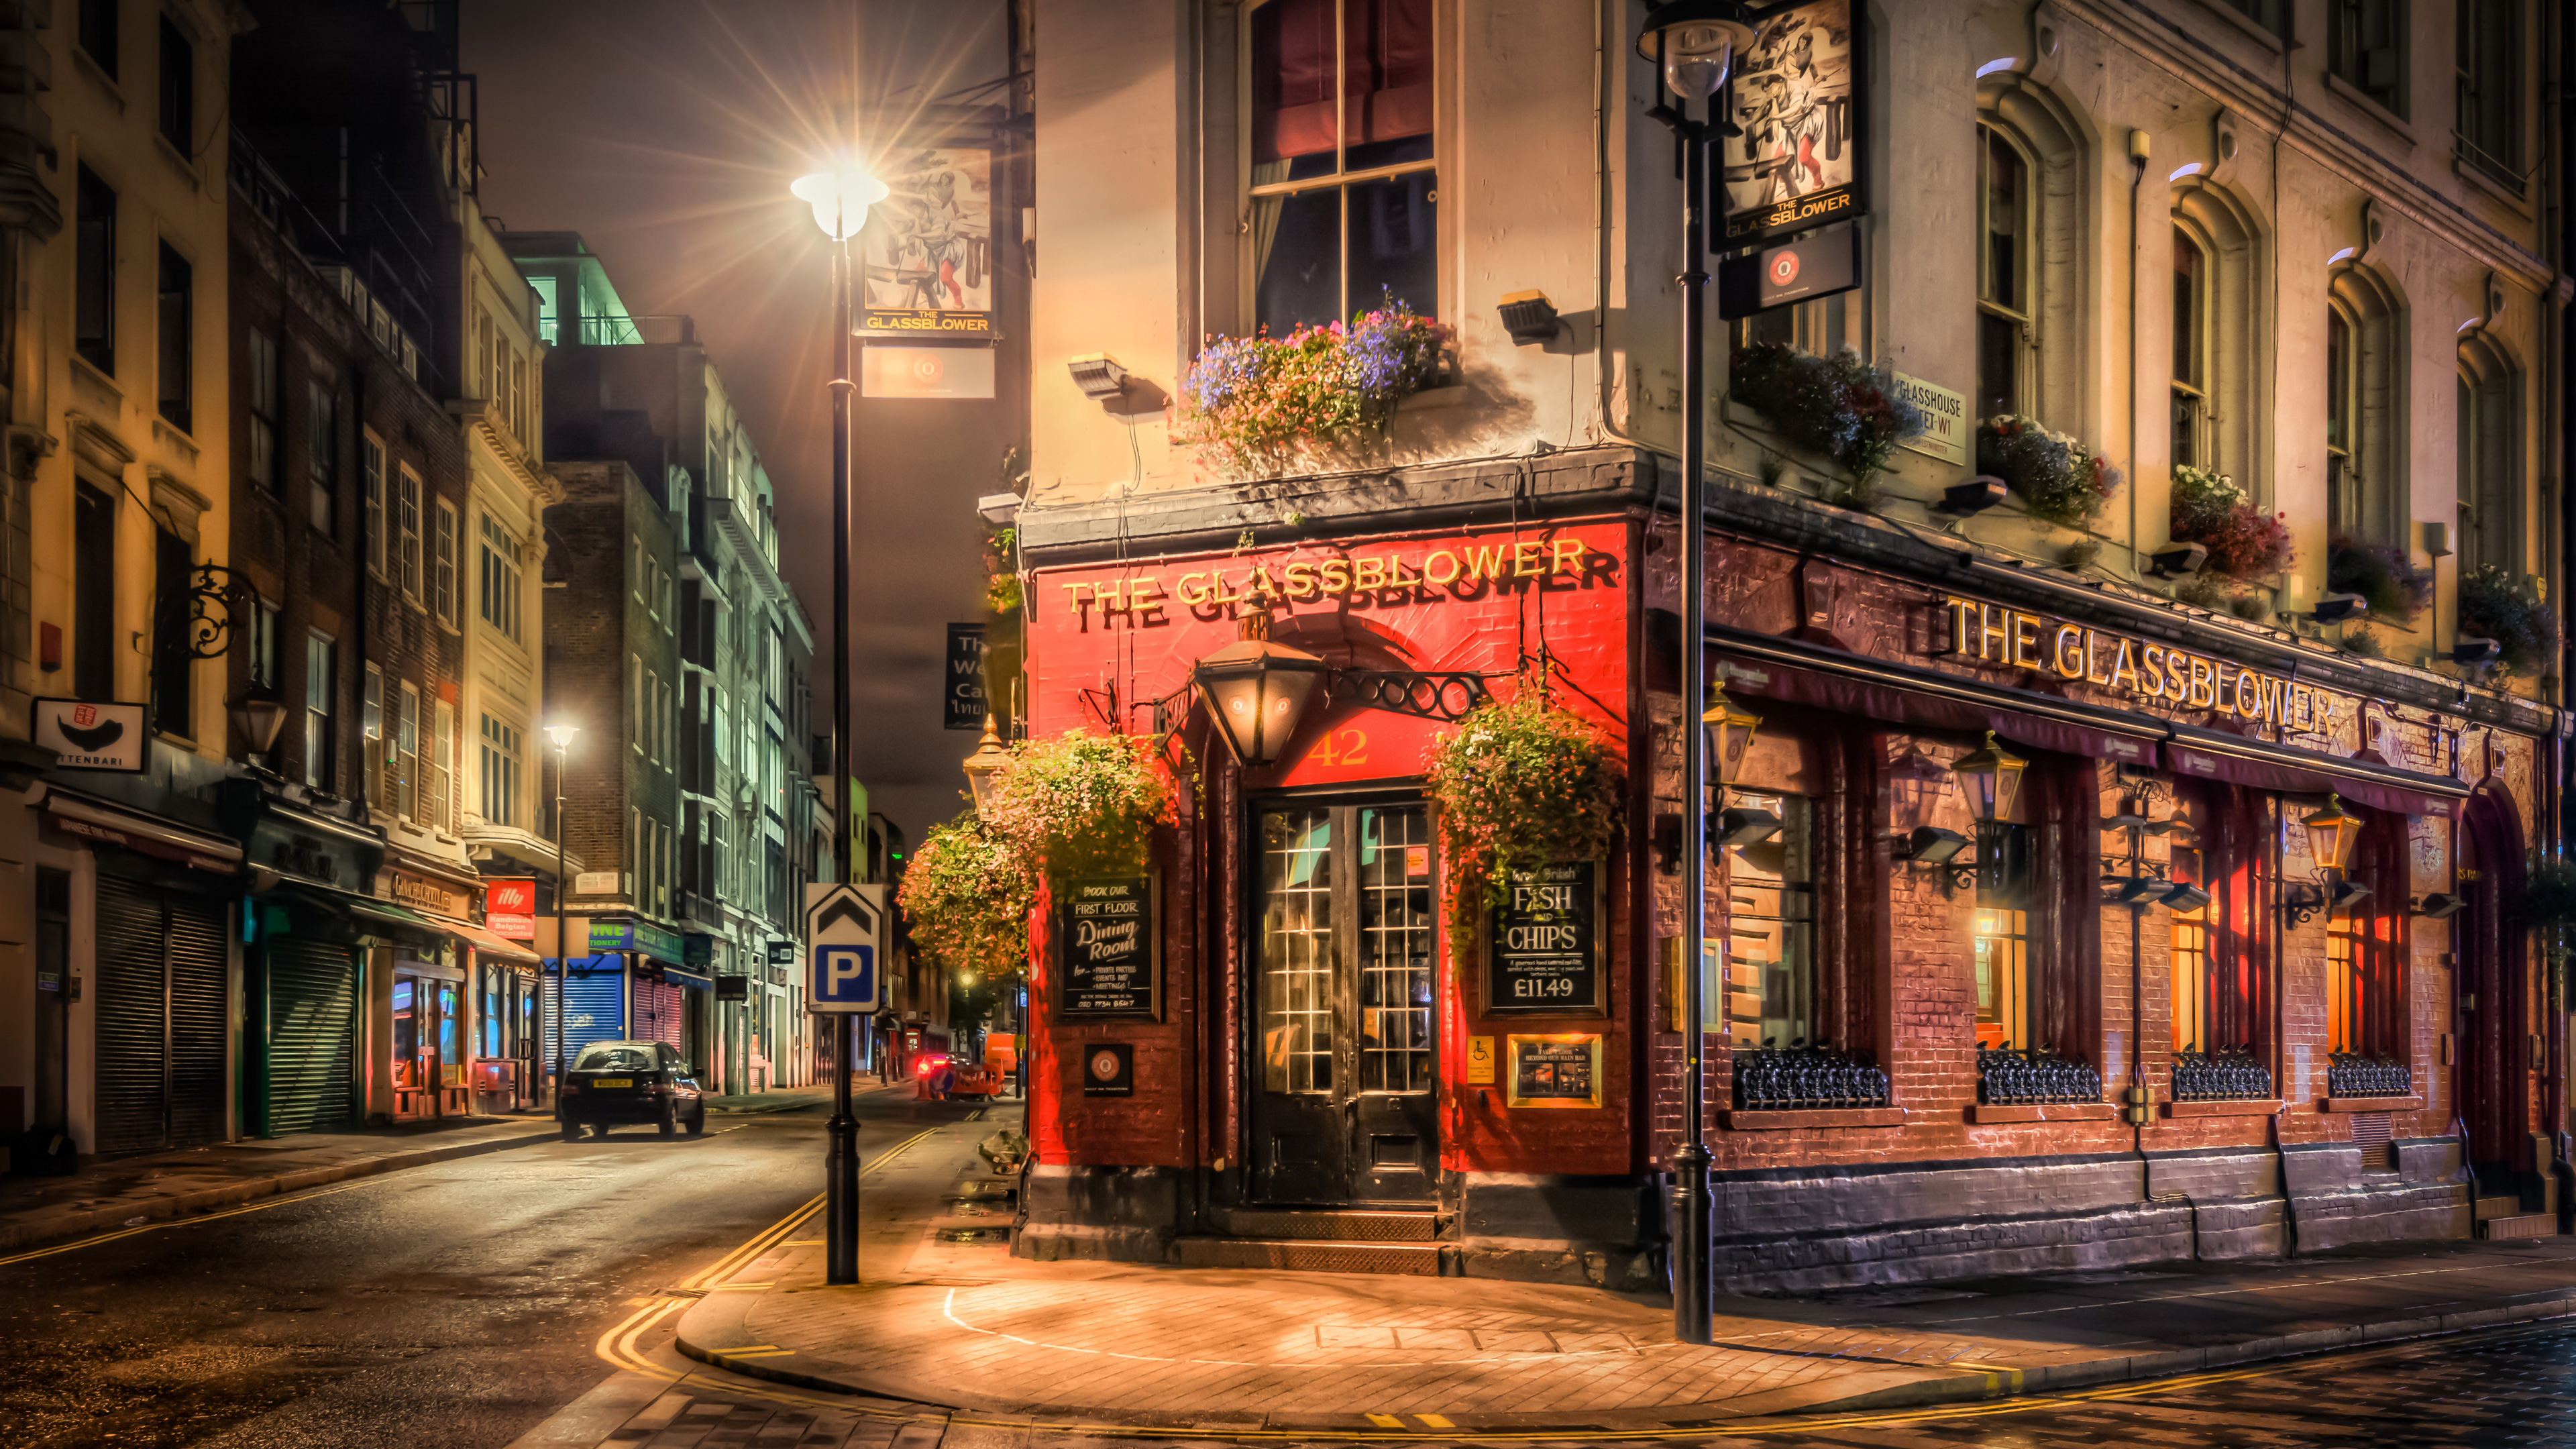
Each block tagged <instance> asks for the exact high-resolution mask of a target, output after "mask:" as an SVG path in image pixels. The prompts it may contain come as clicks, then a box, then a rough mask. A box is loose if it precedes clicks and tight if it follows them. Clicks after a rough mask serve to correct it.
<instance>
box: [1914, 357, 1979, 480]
mask: <svg viewBox="0 0 2576 1449" xmlns="http://www.w3.org/2000/svg"><path fill="white" fill-rule="evenodd" d="M1896 395H1897V396H1899V397H1901V398H1903V399H1905V400H1906V401H1907V402H1910V403H1912V404H1914V407H1915V409H1916V411H1918V412H1920V413H1922V414H1923V431H1921V432H1919V433H1916V434H1915V435H1914V436H1913V437H1910V438H1907V439H1906V440H1905V441H1904V442H1902V443H1899V444H1897V446H1898V447H1900V448H1906V449H1909V450H1911V451H1913V452H1917V453H1921V454H1923V455H1924V456H1925V457H1927V458H1938V459H1940V460H1941V461H1942V462H1944V463H1952V464H1956V465H1957V466H1959V467H1962V468H1965V467H1967V466H1968V457H1969V449H1970V448H1971V447H1972V446H1973V445H1974V444H1975V442H1976V437H1977V420H1976V419H1975V418H1972V417H1970V416H1968V399H1967V397H1966V396H1965V395H1964V394H1961V393H1955V392H1952V391H1950V390H1949V389H1948V388H1946V387H1941V386H1938V385H1936V384H1934V383H1928V382H1925V381H1924V380H1923V379H1921V378H1919V377H1908V376H1906V375H1905V374H1904V373H1901V372H1900V373H1898V374H1897V375H1896Z"/></svg>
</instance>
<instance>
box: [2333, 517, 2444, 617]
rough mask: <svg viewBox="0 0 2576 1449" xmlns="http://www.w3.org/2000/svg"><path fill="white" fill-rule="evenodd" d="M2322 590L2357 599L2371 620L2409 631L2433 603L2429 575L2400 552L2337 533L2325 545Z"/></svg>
mask: <svg viewBox="0 0 2576 1449" xmlns="http://www.w3.org/2000/svg"><path fill="white" fill-rule="evenodd" d="M2326 587H2327V588H2328V589H2330V590H2332V591H2334V592H2335V593H2338V594H2359V595H2361V597H2362V598H2363V599H2365V600H2367V601H2368V602H2369V605H2370V616H2371V617H2372V618H2374V619H2385V620H2387V621H2389V622H2390V623H2392V624H2398V625H2403V626H2409V627H2411V626H2412V625H2413V624H2414V622H2415V616H2416V614H2418V613H2419V612H2421V611H2422V610H2423V608H2424V606H2425V605H2427V604H2429V603H2431V602H2433V571H2432V570H2431V569H2419V568H2417V567H2415V564H2414V561H2413V560H2412V559H2410V558H2408V557H2407V556H2406V551H2405V550H2404V549H2402V548H2391V547H2390V546H2388V545H2387V544H2384V543H2372V542H2370V541H2369V540H2368V539H2361V538H2354V537H2352V536H2350V535H2349V534H2343V533H2338V534H2336V535H2334V537H2333V538H2332V539H2330V540H2328V541H2327V544H2326Z"/></svg>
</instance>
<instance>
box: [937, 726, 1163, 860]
mask: <svg viewBox="0 0 2576 1449" xmlns="http://www.w3.org/2000/svg"><path fill="white" fill-rule="evenodd" d="M991 793H992V798H991V801H990V802H989V803H988V804H987V805H986V806H985V808H984V824H985V826H986V827H987V828H988V829H990V830H992V831H995V832H997V833H999V834H1000V835H1001V836H1002V837H1003V838H1005V839H1006V840H1008V841H1009V842H1010V844H1011V846H1012V848H1014V849H1015V850H1017V851H1019V852H1020V854H1021V856H1022V857H1023V858H1024V859H1026V860H1027V861H1028V862H1030V863H1031V864H1032V865H1033V866H1034V867H1035V868H1036V869H1038V870H1040V871H1043V872H1044V873H1045V875H1046V878H1047V880H1048V882H1049V883H1050V884H1053V885H1058V886H1061V885H1062V884H1063V883H1064V882H1066V881H1069V880H1072V879H1073V878H1075V877H1077V876H1086V875H1122V874H1133V873H1135V872H1137V871H1141V870H1143V869H1144V868H1145V865H1146V863H1147V861H1148V859H1149V858H1150V854H1151V845H1152V840H1153V832H1154V828H1155V827H1156V826H1159V825H1170V824H1173V823H1175V822H1177V821H1178V820H1179V818H1180V816H1179V803H1178V799H1177V797H1176V795H1175V793H1174V791H1173V788H1172V781H1171V777H1170V775H1169V774H1168V773H1167V772H1166V771H1165V770H1164V768H1163V766H1162V763H1161V762H1160V761H1159V760H1158V759H1157V758H1156V756H1155V753H1154V747H1153V744H1152V742H1151V741H1149V740H1146V739H1143V738H1141V737H1139V736H1135V735H1098V734H1093V733H1091V732H1090V731H1089V730H1083V729H1071V730H1067V731H1065V732H1064V733H1063V734H1060V735H1057V736H1056V737H1054V738H1053V739H1045V740H1023V741H1021V742H1020V743H1018V744H1016V745H1013V746H1011V761H1010V763H1009V764H1007V765H1005V766H1003V767H1002V771H1001V773H1000V774H999V775H997V776H995V777H994V781H993V788H992V792H991Z"/></svg>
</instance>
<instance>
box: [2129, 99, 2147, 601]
mask: <svg viewBox="0 0 2576 1449" xmlns="http://www.w3.org/2000/svg"><path fill="white" fill-rule="evenodd" d="M2146 179H2147V133H2146V132H2145V131H2142V130H2139V129H2137V128H2135V127H2131V128H2130V131H2129V490H2128V491H2129V577H2130V578H2132V579H2141V578H2144V577H2146V575H2145V573H2144V572H2142V571H2141V570H2140V569H2139V568H2138V553H2139V548H2138V410H2139V409H2140V408H2142V407H2144V406H2145V404H2144V402H2142V401H2141V400H2140V396H2139V392H2138V389H2139V387H2140V385H2141V384H2142V382H2143V380H2144V379H2143V376H2142V371H2143V370H2142V369H2141V368H2140V367H2139V366H2138V202H2139V201H2140V200H2141V197H2140V194H2139V188H2140V187H2141V186H2142V185H2144V184H2145V182H2146Z"/></svg>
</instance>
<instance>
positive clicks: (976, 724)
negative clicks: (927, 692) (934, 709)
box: [944, 624, 991, 730]
mask: <svg viewBox="0 0 2576 1449" xmlns="http://www.w3.org/2000/svg"><path fill="white" fill-rule="evenodd" d="M944 683H945V684H946V705H947V726H948V728H950V729H952V730H980V729H982V728H983V727H984V714H985V712H986V711H987V710H988V709H990V708H991V706H990V705H988V704H986V703H985V702H984V626H983V625H981V624H951V625H949V626H948V674H947V678H946V680H945V681H944Z"/></svg>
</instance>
